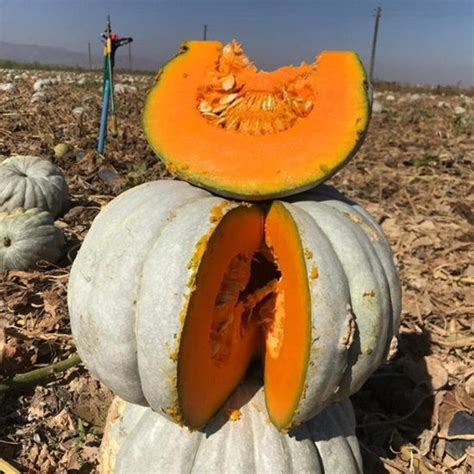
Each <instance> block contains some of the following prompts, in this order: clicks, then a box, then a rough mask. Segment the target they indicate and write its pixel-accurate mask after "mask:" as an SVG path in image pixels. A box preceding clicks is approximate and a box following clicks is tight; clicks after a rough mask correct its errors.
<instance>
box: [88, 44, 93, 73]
mask: <svg viewBox="0 0 474 474" xmlns="http://www.w3.org/2000/svg"><path fill="white" fill-rule="evenodd" d="M87 50H88V51H89V71H91V70H92V53H91V43H90V42H89V43H87Z"/></svg>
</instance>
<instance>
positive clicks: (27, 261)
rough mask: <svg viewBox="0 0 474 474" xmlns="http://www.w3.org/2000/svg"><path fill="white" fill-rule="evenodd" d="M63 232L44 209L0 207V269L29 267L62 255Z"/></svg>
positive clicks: (26, 268)
mask: <svg viewBox="0 0 474 474" xmlns="http://www.w3.org/2000/svg"><path fill="white" fill-rule="evenodd" d="M64 245H65V240H64V235H63V233H62V231H61V230H60V229H58V228H57V227H55V225H54V219H53V217H52V216H51V214H50V213H49V212H46V211H44V210H43V209H27V210H25V209H20V208H17V209H13V211H5V210H2V209H0V271H5V270H29V269H31V268H33V267H34V266H35V265H36V264H37V263H38V262H40V261H41V260H45V261H47V262H51V263H54V262H56V261H57V260H59V258H60V257H61V255H62V254H63V251H64Z"/></svg>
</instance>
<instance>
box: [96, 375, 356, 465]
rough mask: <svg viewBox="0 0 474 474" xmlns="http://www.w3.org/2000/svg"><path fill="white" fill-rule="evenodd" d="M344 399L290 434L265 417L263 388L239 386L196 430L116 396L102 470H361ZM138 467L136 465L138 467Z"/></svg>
mask: <svg viewBox="0 0 474 474" xmlns="http://www.w3.org/2000/svg"><path fill="white" fill-rule="evenodd" d="M354 430H355V420H354V413H353V410H352V406H351V403H350V401H349V400H348V399H344V400H342V401H341V402H340V403H337V404H335V405H332V406H330V407H328V408H326V409H325V410H324V411H322V412H321V413H320V414H319V415H318V416H317V417H315V418H313V419H312V420H310V421H308V422H307V423H305V424H303V425H301V426H299V427H298V428H297V429H295V430H293V431H291V432H290V433H288V434H286V433H280V432H279V431H278V430H277V429H276V428H275V427H274V426H272V425H271V424H270V423H268V421H267V417H266V410H265V401H264V397H263V393H262V391H261V390H258V385H257V384H256V383H254V382H252V381H249V382H246V383H245V384H243V385H241V386H239V388H238V389H237V390H236V391H235V392H234V394H233V395H232V396H231V397H230V398H229V400H228V401H227V402H226V403H225V405H224V407H223V408H222V409H221V410H220V412H219V413H218V415H217V416H216V417H214V418H213V419H212V421H211V422H210V423H209V424H208V425H207V426H206V428H205V429H203V430H202V431H194V432H189V431H188V430H187V429H186V428H183V427H180V426H179V425H177V424H175V423H172V422H170V421H168V420H167V419H166V418H164V417H163V416H161V415H159V414H158V413H155V412H153V411H152V410H150V409H149V408H148V409H145V408H143V407H140V406H138V405H132V404H129V403H125V402H123V401H122V400H120V399H115V400H114V402H113V403H112V407H111V409H110V411H109V416H108V422H107V426H106V430H105V434H104V439H103V442H102V448H101V451H102V460H101V473H102V474H111V473H115V474H122V473H123V474H129V473H132V472H140V473H141V474H145V473H150V474H151V473H166V474H167V473H178V472H179V473H183V474H185V473H190V472H193V473H216V474H217V473H246V474H253V473H259V474H263V473H268V474H273V473H295V474H299V473H310V472H311V473H314V474H318V473H321V474H322V473H330V474H357V473H361V472H362V460H361V456H360V452H359V445H358V443H357V439H356V437H355V435H354ZM138 466H139V467H138Z"/></svg>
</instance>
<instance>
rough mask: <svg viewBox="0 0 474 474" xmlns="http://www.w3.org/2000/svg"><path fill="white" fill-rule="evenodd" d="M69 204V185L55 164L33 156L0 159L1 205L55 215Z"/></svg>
mask: <svg viewBox="0 0 474 474" xmlns="http://www.w3.org/2000/svg"><path fill="white" fill-rule="evenodd" d="M68 206H69V191H68V186H67V183H66V180H65V178H64V175H63V173H62V171H61V170H60V169H59V168H58V167H57V166H56V165H55V164H53V163H51V162H50V161H48V160H45V159H42V158H39V157H36V156H12V157H11V158H7V159H6V160H4V161H2V162H0V207H3V208H5V209H8V210H12V209H15V208H17V207H22V208H24V209H32V208H35V207H37V208H40V209H44V210H45V211H48V212H50V213H51V214H52V215H53V217H58V216H59V215H61V214H63V213H64V212H65V211H66V210H67V208H68Z"/></svg>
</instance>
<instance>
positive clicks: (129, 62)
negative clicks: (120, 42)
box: [128, 42, 132, 71]
mask: <svg viewBox="0 0 474 474" xmlns="http://www.w3.org/2000/svg"><path fill="white" fill-rule="evenodd" d="M128 70H129V71H131V70H132V43H131V42H130V43H128Z"/></svg>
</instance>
